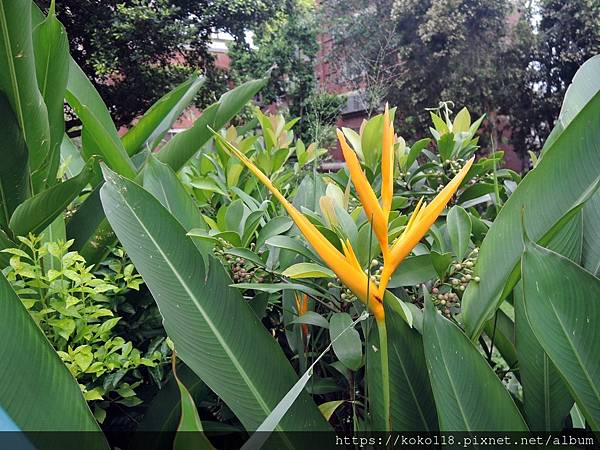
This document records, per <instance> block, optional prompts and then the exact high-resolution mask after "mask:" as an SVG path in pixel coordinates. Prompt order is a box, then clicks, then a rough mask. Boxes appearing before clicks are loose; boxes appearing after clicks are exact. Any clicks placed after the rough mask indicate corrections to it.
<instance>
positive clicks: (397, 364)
mask: <svg viewBox="0 0 600 450" xmlns="http://www.w3.org/2000/svg"><path fill="white" fill-rule="evenodd" d="M384 307H385V309H386V314H385V323H386V326H387V334H388V359H389V370H390V374H389V376H390V380H391V382H390V404H391V419H392V430H394V431H433V430H436V429H437V428H438V424H437V417H436V411H435V403H434V401H433V393H432V391H431V385H430V383H429V378H428V377H427V365H426V364H425V355H424V353H423V338H422V336H421V335H420V334H419V333H418V332H417V330H415V329H414V328H410V327H409V326H408V325H407V323H406V322H405V321H404V320H402V318H400V317H399V316H398V315H397V314H395V313H394V312H393V311H392V310H391V309H390V307H389V305H388V304H384Z"/></svg>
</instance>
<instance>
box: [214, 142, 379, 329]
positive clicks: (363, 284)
mask: <svg viewBox="0 0 600 450" xmlns="http://www.w3.org/2000/svg"><path fill="white" fill-rule="evenodd" d="M214 135H215V139H218V140H219V142H221V144H223V146H224V147H225V148H227V149H228V150H229V151H230V152H231V153H233V154H234V155H235V156H236V157H237V158H239V160H240V161H242V162H243V163H244V165H245V166H246V167H247V168H248V169H249V170H250V171H251V172H252V173H253V174H254V175H255V176H256V178H258V179H259V180H260V182H261V183H263V184H264V185H265V186H266V188H267V189H269V191H271V193H272V194H273V195H274V196H275V198H276V199H277V200H279V202H280V203H281V204H282V205H283V207H284V208H285V210H286V211H287V212H288V214H289V215H290V217H291V218H292V220H293V221H294V223H295V224H296V226H297V227H298V229H299V230H300V232H301V233H302V235H303V236H304V237H305V238H306V240H307V241H308V242H309V244H310V245H311V246H312V247H313V248H314V249H315V251H316V252H317V254H318V255H319V256H320V257H321V259H322V260H323V261H324V262H325V264H327V265H328V266H329V267H330V268H331V270H333V271H334V272H335V274H336V275H337V276H338V278H339V279H340V280H341V281H342V283H344V284H345V285H346V286H347V287H348V288H349V289H350V290H351V291H352V292H354V294H356V296H357V297H358V298H359V299H360V300H361V301H362V302H363V303H365V304H367V303H368V304H369V309H370V310H371V312H373V314H374V315H375V317H376V318H377V319H378V320H381V318H382V317H383V306H382V303H381V299H380V298H379V297H378V296H377V294H378V290H377V287H376V286H375V285H374V283H372V282H371V281H370V280H369V278H368V277H367V275H366V274H365V273H364V272H363V271H362V270H360V269H359V268H356V267H355V266H353V265H352V264H350V263H349V262H348V261H347V260H346V257H345V256H344V255H343V254H342V253H340V252H339V250H338V249H337V248H335V247H334V246H333V244H331V242H329V241H328V240H327V239H326V238H325V237H324V236H323V235H322V234H321V233H320V232H319V230H317V228H316V227H315V226H314V225H313V224H312V223H311V222H310V221H309V220H308V219H307V218H306V216H304V214H302V213H300V212H299V211H298V210H297V209H296V208H294V206H293V205H292V204H291V203H290V202H288V201H287V199H286V198H285V197H284V196H283V194H281V192H279V190H278V189H277V188H276V187H275V186H274V185H273V183H271V180H269V178H268V177H267V176H266V175H265V174H264V173H262V171H261V170H260V169H259V168H258V167H256V166H255V165H254V163H253V162H252V161H250V159H248V157H247V156H246V155H244V154H243V153H242V152H240V151H239V150H238V149H237V148H235V147H234V146H233V145H231V144H230V143H229V142H227V141H226V140H225V139H223V138H222V136H221V135H219V134H217V133H214ZM367 286H368V287H367ZM367 292H369V297H370V300H367Z"/></svg>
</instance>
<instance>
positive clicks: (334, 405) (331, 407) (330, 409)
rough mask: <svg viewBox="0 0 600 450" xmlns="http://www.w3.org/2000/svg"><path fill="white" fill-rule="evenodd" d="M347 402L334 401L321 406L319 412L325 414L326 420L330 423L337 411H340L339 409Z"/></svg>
mask: <svg viewBox="0 0 600 450" xmlns="http://www.w3.org/2000/svg"><path fill="white" fill-rule="evenodd" d="M345 401H346V400H333V401H331V402H325V403H321V404H320V405H319V411H321V414H323V417H325V420H327V421H329V419H331V416H332V415H333V413H334V412H335V410H336V409H338V407H339V406H340V405H341V404H342V403H344V402H345Z"/></svg>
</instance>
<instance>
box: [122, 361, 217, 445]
mask: <svg viewBox="0 0 600 450" xmlns="http://www.w3.org/2000/svg"><path fill="white" fill-rule="evenodd" d="M177 376H178V378H179V380H181V382H182V383H183V384H185V386H186V388H187V389H188V391H189V393H190V394H191V395H192V397H193V398H194V399H195V400H196V402H198V401H200V400H201V399H203V398H206V396H207V395H208V393H209V389H208V387H207V386H206V384H204V382H203V381H202V380H201V379H200V378H198V376H197V375H196V374H195V373H194V372H192V370H191V369H190V368H189V367H187V366H186V365H184V364H180V365H179V366H178V367H177ZM177 391H178V387H177V381H176V380H175V378H174V377H171V379H170V380H169V381H168V382H167V384H166V385H165V386H163V388H162V389H161V390H160V391H159V392H158V394H156V396H155V397H154V398H153V399H152V400H151V401H150V403H149V406H148V409H147V410H146V411H145V413H144V418H143V419H142V421H141V422H140V424H139V425H138V427H137V428H136V433H135V434H134V437H133V442H132V443H131V444H130V447H129V448H130V449H131V450H160V449H163V448H168V447H169V446H170V444H171V441H172V432H174V431H175V430H176V429H177V423H178V422H179V417H180V414H181V400H180V398H179V396H178V392H177Z"/></svg>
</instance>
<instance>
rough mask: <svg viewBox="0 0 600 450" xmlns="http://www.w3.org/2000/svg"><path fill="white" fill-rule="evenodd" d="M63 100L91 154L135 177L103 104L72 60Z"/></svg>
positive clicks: (123, 173)
mask: <svg viewBox="0 0 600 450" xmlns="http://www.w3.org/2000/svg"><path fill="white" fill-rule="evenodd" d="M65 98H66V100H67V101H68V102H69V105H71V107H72V108H73V110H74V111H75V113H76V114H77V116H78V117H79V119H81V122H82V123H83V127H84V131H85V133H86V135H87V136H88V137H89V139H91V143H92V146H93V151H90V152H87V154H88V156H91V154H93V153H96V152H98V154H100V156H102V158H103V159H104V161H105V162H106V164H107V165H108V166H109V167H111V168H112V169H113V170H114V171H116V172H117V173H119V174H120V175H123V176H125V177H127V178H130V179H133V178H134V177H135V175H136V170H135V167H134V166H133V163H132V162H131V160H130V159H129V155H128V154H127V152H126V151H125V147H123V144H122V143H121V139H119V135H118V134H117V129H116V128H115V124H114V123H113V121H112V119H111V117H110V114H109V112H108V109H107V107H106V104H105V103H104V101H103V100H102V98H101V97H100V94H98V91H97V90H96V88H95V87H94V85H93V84H92V83H91V81H90V80H88V78H87V76H86V75H85V73H84V72H83V70H81V67H79V66H78V65H77V63H76V62H75V61H73V60H72V59H71V64H70V67H69V80H68V83H67V91H66V93H65Z"/></svg>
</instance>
